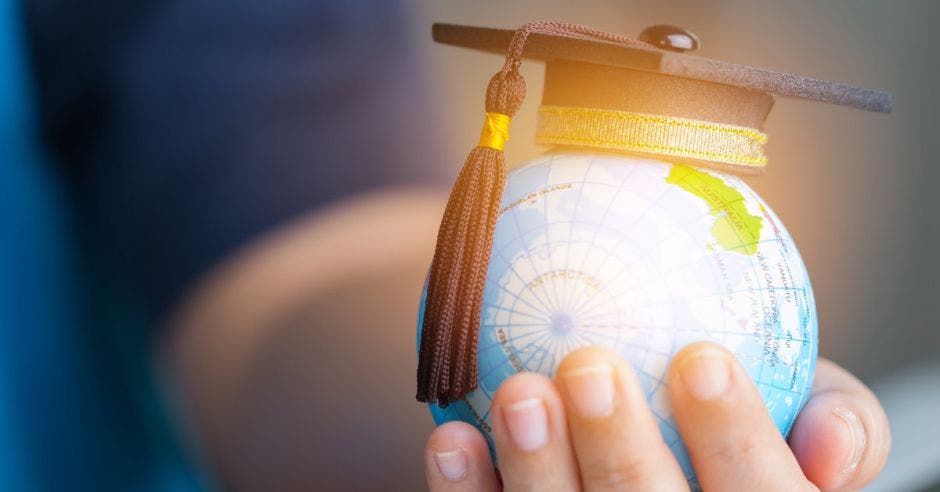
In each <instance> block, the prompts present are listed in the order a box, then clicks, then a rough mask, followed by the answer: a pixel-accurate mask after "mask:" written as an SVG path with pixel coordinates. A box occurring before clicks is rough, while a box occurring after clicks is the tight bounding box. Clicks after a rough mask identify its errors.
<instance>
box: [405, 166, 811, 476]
mask: <svg viewBox="0 0 940 492" xmlns="http://www.w3.org/2000/svg"><path fill="white" fill-rule="evenodd" d="M421 305H422V308H421V312H420V313H419V319H418V329H419V332H420V328H421V323H422V317H423V314H424V309H423V305H424V299H423V298H422V301H421ZM481 309H482V311H481V324H480V332H479V337H480V338H479V347H478V353H479V362H478V363H479V387H478V388H477V389H476V390H474V391H473V392H471V393H470V394H468V395H467V397H466V398H465V400H462V401H458V402H455V403H453V404H451V405H450V406H448V407H447V408H441V407H439V406H437V405H433V404H432V405H430V408H431V412H432V414H433V416H434V419H435V421H436V422H437V423H438V424H440V423H443V422H446V421H450V420H462V421H465V422H468V423H470V424H473V425H475V426H476V427H477V428H478V429H480V430H481V431H482V432H483V434H484V435H485V436H486V437H487V439H488V440H489V441H490V443H491V449H492V439H491V435H490V433H491V430H492V427H491V423H490V412H489V409H490V405H491V402H492V396H493V394H494V393H495V391H496V389H497V388H498V387H499V385H500V383H501V382H502V381H503V380H505V379H506V378H508V377H510V376H512V375H514V374H517V373H519V372H523V371H533V372H541V373H544V374H547V375H549V376H554V373H555V369H556V367H557V366H558V364H559V363H560V362H561V360H562V359H563V358H564V357H565V355H566V354H568V353H569V352H571V351H572V350H574V349H576V348H578V347H582V346H586V345H601V346H606V347H608V348H611V349H613V350H614V351H616V352H617V353H619V354H620V355H621V356H623V357H624V358H626V359H627V360H629V361H630V362H631V364H632V366H633V368H634V369H635V370H636V372H637V375H638V378H639V380H640V383H641V385H642V386H643V389H644V391H645V394H646V395H647V400H648V403H649V406H650V409H651V410H652V412H653V414H654V415H655V417H656V420H657V422H658V424H659V428H660V431H661V432H662V435H663V439H664V440H665V441H666V443H667V444H668V445H669V446H670V448H671V449H672V451H673V453H674V454H675V456H676V458H677V460H678V461H679V463H680V465H681V466H682V468H683V470H684V472H685V473H686V475H687V478H688V479H689V481H690V483H692V484H693V485H694V484H695V477H694V471H693V469H692V465H691V462H690V460H689V456H688V453H687V452H686V449H685V447H684V445H683V443H682V440H681V437H680V435H679V433H678V431H677V429H676V425H675V422H674V421H673V418H672V415H671V411H670V408H669V402H668V398H667V393H666V388H665V383H664V375H665V373H666V369H667V366H668V364H669V361H670V359H671V357H672V355H673V354H675V353H676V352H677V351H678V350H679V349H681V348H682V347H683V346H685V345H687V344H689V343H691V342H695V341H700V340H708V341H713V342H717V343H721V344H723V345H724V346H726V347H727V348H728V349H730V350H731V351H732V352H733V353H734V354H735V355H736V357H737V358H738V360H739V361H740V362H741V363H742V364H743V365H744V367H745V368H746V369H747V371H748V373H749V374H750V376H751V377H752V378H753V380H754V382H755V383H756V385H757V387H758V388H759V390H760V392H761V394H762V396H763V398H764V401H765V403H766V406H767V410H768V411H769V413H770V415H771V417H772V418H773V420H774V422H775V423H776V425H777V427H778V428H779V430H780V432H781V433H782V434H784V435H786V434H787V433H788V432H789V430H790V427H791V425H792V423H793V421H794V419H795V417H796V414H797V412H798V411H799V410H800V408H801V407H802V405H803V404H804V403H805V401H806V399H807V397H808V393H809V389H810V386H811V383H812V375H813V371H814V368H815V361H816V351H817V319H816V309H815V305H814V299H813V293H812V289H811V286H810V282H809V277H808V275H807V272H806V268H805V267H804V265H803V261H802V260H801V258H800V255H799V253H798V251H797V248H796V245H795V244H794V242H793V240H792V238H791V237H790V235H789V234H788V233H787V231H786V229H785V228H784V226H783V224H782V223H781V222H780V220H779V219H778V218H777V216H776V215H775V214H774V213H773V212H772V211H771V210H770V208H769V207H768V206H767V205H766V204H765V203H764V202H763V200H762V199H761V198H760V197H758V196H757V194H756V193H755V192H754V191H753V190H751V188H750V187H748V186H747V184H745V183H744V182H743V181H742V180H740V179H739V178H737V177H734V176H730V175H726V174H723V173H719V172H715V171H710V170H703V169H697V168H692V167H686V166H681V165H672V164H668V163H665V162H662V161H657V160H651V159H643V158H638V157H627V156H620V155H614V154H589V153H583V154H582V153H570V154H557V153H556V154H547V155H544V156H541V157H538V158H536V159H534V160H532V161H530V162H528V163H526V164H524V165H522V166H520V167H518V168H516V169H514V170H512V171H511V172H510V173H509V174H508V176H507V182H506V189H505V192H504V195H503V200H502V204H501V210H500V215H499V218H498V220H497V223H496V232H495V235H494V239H493V249H492V253H491V257H490V265H489V270H488V273H487V284H486V288H485V291H484V297H483V305H482V307H481ZM418 339H419V340H420V333H419V334H418Z"/></svg>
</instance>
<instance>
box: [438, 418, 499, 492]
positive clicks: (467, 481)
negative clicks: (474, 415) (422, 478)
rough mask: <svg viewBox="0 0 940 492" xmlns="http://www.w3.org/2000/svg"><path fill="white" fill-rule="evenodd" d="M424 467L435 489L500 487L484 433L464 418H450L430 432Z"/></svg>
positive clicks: (440, 491)
mask: <svg viewBox="0 0 940 492" xmlns="http://www.w3.org/2000/svg"><path fill="white" fill-rule="evenodd" d="M424 460H425V461H424V463H425V465H424V470H425V475H426V476H427V481H428V488H429V489H431V491H432V492H458V491H468V492H470V491H478V490H479V491H484V492H486V491H493V492H495V491H498V490H499V481H498V480H497V479H496V471H495V470H494V469H493V462H492V460H491V459H490V452H489V449H488V448H487V447H486V441H485V440H484V438H483V435H481V434H480V433H479V431H477V430H476V429H474V428H473V426H471V425H470V424H466V423H464V422H448V423H446V424H444V425H442V426H440V427H438V428H437V429H435V430H434V432H432V433H431V437H429V438H428V442H427V444H426V445H425V451H424Z"/></svg>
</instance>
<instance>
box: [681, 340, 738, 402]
mask: <svg viewBox="0 0 940 492" xmlns="http://www.w3.org/2000/svg"><path fill="white" fill-rule="evenodd" d="M679 378H680V379H681V381H682V384H683V385H685V387H686V389H688V390H689V393H691V394H692V396H693V397H695V398H696V399H698V400H714V399H715V398H718V397H719V396H721V395H722V394H724V392H725V390H727V389H728V383H729V382H730V380H731V367H730V366H729V361H728V356H727V355H726V354H725V353H724V352H721V351H719V350H715V349H710V348H707V349H701V350H698V351H697V352H696V353H694V354H692V355H691V356H689V357H687V358H686V359H685V360H683V361H682V363H681V365H680V366H679Z"/></svg>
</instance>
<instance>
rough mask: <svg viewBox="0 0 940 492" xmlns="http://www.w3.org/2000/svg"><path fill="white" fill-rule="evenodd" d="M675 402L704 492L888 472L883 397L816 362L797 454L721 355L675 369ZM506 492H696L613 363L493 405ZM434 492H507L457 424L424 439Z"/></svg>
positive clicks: (698, 349)
mask: <svg viewBox="0 0 940 492" xmlns="http://www.w3.org/2000/svg"><path fill="white" fill-rule="evenodd" d="M668 383H669V398H670V402H671V404H672V409H673V412H674V414H675V419H676V422H677V423H678V425H679V430H680V431H681V433H682V438H683V440H684V441H685V443H686V445H687V446H688V449H689V453H690V454H691V457H692V462H693V465H694V467H695V471H696V474H697V475H698V479H699V482H700V483H701V485H702V487H703V488H704V489H705V490H761V491H768V490H785V491H792V490H812V489H815V488H816V487H819V488H821V489H823V490H842V489H856V488H859V487H861V486H862V485H864V484H866V483H868V482H869V481H871V480H872V479H873V478H874V477H875V476H876V475H877V474H878V473H879V472H880V471H881V468H882V467H883V466H884V462H885V459H886V458H887V455H888V448H889V447H890V440H891V437H890V434H889V431H888V422H887V419H886V417H885V414H884V411H883V410H882V409H881V406H880V405H879V404H878V401H877V399H876V398H875V396H874V395H873V394H872V393H871V392H870V391H869V390H868V389H867V388H865V386H864V385H862V383H861V382H859V381H858V380H857V379H855V378H854V377H852V376H851V375H850V374H848V373H847V372H845V371H844V370H843V369H841V368H839V367H837V366H836V365H834V364H833V363H831V362H829V361H826V360H820V361H819V363H818V365H817V369H816V379H815V384H814V387H813V393H812V395H811V397H810V400H809V402H808V403H807V405H806V407H805V408H804V409H803V411H802V412H801V413H800V415H799V417H798V419H797V421H796V424H795V425H794V428H793V432H792V434H791V436H790V444H789V446H788V445H787V443H786V442H785V441H784V439H783V438H782V437H781V436H780V433H779V432H778V431H777V428H776V427H775V426H774V424H773V422H772V421H771V419H770V417H769V416H768V414H767V411H766V410H765V408H764V403H763V401H762V400H761V397H760V394H759V393H758V392H757V388H756V387H755V386H754V384H753V383H752V382H751V379H750V378H749V377H748V375H747V373H746V372H745V371H744V369H743V368H742V367H741V366H740V365H739V364H738V363H737V361H736V360H735V359H734V357H733V356H732V355H731V354H730V353H729V352H728V351H727V350H725V349H724V348H722V347H721V346H718V345H715V344H710V343H697V344H693V345H691V346H689V347H687V348H685V349H683V350H682V351H681V352H679V353H678V354H677V355H676V356H675V358H674V359H673V362H672V365H671V367H670V370H669V374H668ZM491 417H492V424H493V435H494V439H495V442H496V452H497V455H498V456H499V462H500V472H501V474H502V479H503V484H504V485H503V486H504V487H505V489H506V490H579V489H585V490H688V486H687V485H686V482H685V479H684V478H683V476H682V473H681V471H680V468H679V465H678V464H677V463H676V461H675V459H674V458H673V456H672V453H671V452H670V451H669V448H668V447H666V444H665V443H664V442H663V439H662V437H661V436H660V433H659V428H658V426H657V422H656V420H655V419H654V417H653V415H652V413H651V412H650V411H649V409H648V407H647V405H646V400H645V398H644V396H643V393H642V391H641V390H640V387H639V385H638V383H637V381H636V376H635V375H634V373H633V370H632V369H631V367H630V365H629V364H627V363H626V362H625V361H623V360H622V359H620V358H619V357H617V356H616V355H614V354H613V353H611V352H609V351H607V350H604V349H598V348H585V349H581V350H578V351H576V352H574V353H572V354H570V355H569V356H568V357H567V358H566V359H565V360H564V362H562V364H561V366H560V367H559V369H558V376H557V377H556V379H555V380H554V381H552V380H549V379H548V378H546V377H544V376H542V375H539V374H519V375H516V376H514V377H512V378H510V379H508V380H507V381H506V382H504V383H503V384H502V386H501V387H500V388H499V390H498V391H497V392H496V395H495V397H494V400H493V407H492V415H491ZM425 455H426V473H427V479H428V484H429V486H430V488H431V490H433V491H451V490H454V491H456V490H468V491H469V490H499V488H500V485H499V482H498V481H497V478H496V473H495V471H494V469H493V464H492V462H491V460H490V457H489V453H488V452H487V448H486V443H485V441H484V439H483V436H482V435H480V434H479V433H478V432H477V431H476V429H474V428H473V427H471V426H469V425H467V424H464V423H460V422H451V423H447V424H445V425H442V426H440V427H438V428H437V429H436V430H435V431H434V432H433V433H432V434H431V437H430V438H429V439H428V443H427V450H426V453H425Z"/></svg>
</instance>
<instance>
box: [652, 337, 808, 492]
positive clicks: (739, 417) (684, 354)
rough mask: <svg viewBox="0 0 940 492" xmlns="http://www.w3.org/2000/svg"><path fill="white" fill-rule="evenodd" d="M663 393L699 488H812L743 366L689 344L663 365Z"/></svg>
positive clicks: (717, 349) (713, 347)
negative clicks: (665, 379) (665, 371)
mask: <svg viewBox="0 0 940 492" xmlns="http://www.w3.org/2000/svg"><path fill="white" fill-rule="evenodd" d="M668 381H669V397H670V402H671V403H672V409H673V413H674V415H675V418H676V422H677V423H678V425H679V431H680V433H681V434H682V439H683V440H684V441H685V444H686V447H687V448H688V450H689V454H690V456H691V458H692V464H693V466H694V467H695V472H696V475H697V476H698V480H699V483H700V484H701V485H702V488H703V489H704V490H767V491H770V490H787V491H790V490H804V489H812V486H811V484H810V483H809V481H807V480H806V478H805V477H804V475H803V473H802V471H801V470H800V466H799V464H798V463H797V461H796V459H795V458H794V456H793V453H792V452H791V451H790V448H789V447H788V446H787V444H786V442H785V441H784V440H783V437H781V435H780V432H779V431H778V430H777V427H776V426H775V425H774V423H773V421H772V420H771V418H770V415H769V414H768V413H767V410H766V408H765V407H764V402H763V400H762V399H761V396H760V393H758V391H757V388H756V386H754V384H753V382H751V379H750V377H749V376H748V374H747V372H746V371H745V370H744V368H742V367H741V365H740V364H738V362H737V361H736V360H735V358H734V356H733V355H732V354H731V353H730V352H728V351H727V350H726V349H725V348H724V347H722V346H720V345H717V344H713V343H695V344H692V345H689V346H688V347H686V348H684V349H682V350H681V351H679V353H678V354H676V356H675V357H674V358H673V362H672V365H671V366H670V368H669V375H668Z"/></svg>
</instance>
